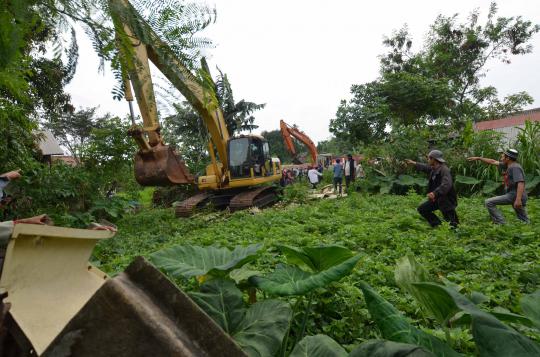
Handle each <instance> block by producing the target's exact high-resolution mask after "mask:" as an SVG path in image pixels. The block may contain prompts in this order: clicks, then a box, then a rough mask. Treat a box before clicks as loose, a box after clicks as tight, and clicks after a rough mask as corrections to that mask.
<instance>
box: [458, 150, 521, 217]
mask: <svg viewBox="0 0 540 357" xmlns="http://www.w3.org/2000/svg"><path fill="white" fill-rule="evenodd" d="M517 159H518V152H517V150H514V149H508V150H506V151H505V152H504V153H503V154H502V155H501V161H498V160H493V159H487V158H484V157H478V156H473V157H469V158H468V159H467V160H469V161H482V162H483V163H486V164H489V165H497V166H498V167H499V170H500V171H501V172H502V174H503V177H504V187H505V190H506V193H505V194H504V195H502V196H496V197H492V198H488V199H487V200H486V201H485V205H486V207H487V209H488V212H489V215H490V216H491V220H492V221H493V223H495V224H504V216H503V215H502V213H501V211H499V210H498V209H497V205H512V207H514V211H516V215H517V218H518V219H520V220H521V221H523V222H525V223H529V217H528V216H527V209H526V208H525V205H526V204H527V192H526V191H525V174H524V172H523V168H522V167H521V165H520V164H518V163H517Z"/></svg>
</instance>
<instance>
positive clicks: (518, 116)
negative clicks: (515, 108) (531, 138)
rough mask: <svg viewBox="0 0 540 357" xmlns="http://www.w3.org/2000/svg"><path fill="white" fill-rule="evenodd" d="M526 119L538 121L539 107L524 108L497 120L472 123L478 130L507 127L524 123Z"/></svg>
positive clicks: (539, 119) (539, 116)
mask: <svg viewBox="0 0 540 357" xmlns="http://www.w3.org/2000/svg"><path fill="white" fill-rule="evenodd" d="M526 121H540V108H535V109H530V110H524V111H522V112H519V113H515V114H512V115H509V116H507V117H506V118H502V119H497V120H488V121H481V122H478V123H475V124H474V127H475V129H476V130H478V131H483V130H492V129H499V128H508V127H514V126H519V125H523V124H525V122H526Z"/></svg>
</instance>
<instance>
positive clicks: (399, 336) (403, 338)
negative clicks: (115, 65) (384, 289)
mask: <svg viewBox="0 0 540 357" xmlns="http://www.w3.org/2000/svg"><path fill="white" fill-rule="evenodd" d="M360 288H361V289H362V292H363V293H364V297H365V299H366V304H367V307H368V310H369V313H370V314H371V317H372V318H373V319H374V320H375V323H376V324H377V326H378V327H379V329H380V330H381V333H382V335H383V337H384V338H386V339H389V340H391V341H395V342H402V343H409V344H413V345H418V346H422V347H425V348H426V349H427V350H429V351H431V352H433V353H435V354H436V355H437V356H459V354H458V353H457V352H456V351H454V350H453V349H452V348H450V347H449V346H448V345H447V344H446V343H444V342H443V341H441V340H439V339H438V338H436V337H435V336H432V335H429V334H427V333H425V332H423V331H421V330H419V329H417V328H416V327H414V326H412V325H411V324H410V323H409V322H408V321H407V320H406V319H405V318H404V317H403V316H402V315H401V314H400V312H399V311H398V310H396V308H395V307H393V306H392V305H391V304H390V303H389V302H387V301H386V300H384V299H383V298H382V297H381V296H379V295H378V294H377V293H376V292H375V291H374V290H373V289H372V288H371V287H370V286H369V285H368V284H366V283H364V282H361V283H360Z"/></svg>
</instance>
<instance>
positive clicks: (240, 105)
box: [215, 68, 266, 135]
mask: <svg viewBox="0 0 540 357" xmlns="http://www.w3.org/2000/svg"><path fill="white" fill-rule="evenodd" d="M218 71H219V76H218V78H217V81H216V82H215V85H216V96H217V99H218V102H219V104H220V105H221V109H222V110H223V116H224V119H225V123H226V124H227V130H228V131H229V135H234V134H236V133H239V132H241V131H246V130H247V131H249V132H251V131H252V130H254V129H257V128H258V127H259V126H258V125H255V124H253V123H254V122H255V117H254V116H253V115H251V114H252V113H253V112H255V111H256V110H261V109H263V108H264V107H265V105H266V104H256V103H253V102H248V101H246V100H244V99H242V100H240V101H239V102H235V101H234V96H233V91H232V87H231V82H229V78H228V77H227V74H223V72H221V70H220V69H219V68H218Z"/></svg>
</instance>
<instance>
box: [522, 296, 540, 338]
mask: <svg viewBox="0 0 540 357" xmlns="http://www.w3.org/2000/svg"><path fill="white" fill-rule="evenodd" d="M519 303H520V305H521V310H522V311H523V314H525V316H527V317H528V318H529V319H530V320H531V321H532V322H533V324H534V325H535V326H536V328H538V329H540V289H539V290H536V291H535V292H534V293H532V294H529V295H524V296H523V297H522V298H521V300H520V302H519Z"/></svg>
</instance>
